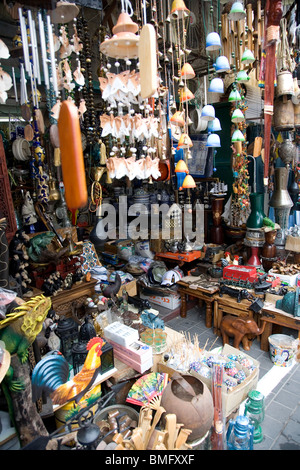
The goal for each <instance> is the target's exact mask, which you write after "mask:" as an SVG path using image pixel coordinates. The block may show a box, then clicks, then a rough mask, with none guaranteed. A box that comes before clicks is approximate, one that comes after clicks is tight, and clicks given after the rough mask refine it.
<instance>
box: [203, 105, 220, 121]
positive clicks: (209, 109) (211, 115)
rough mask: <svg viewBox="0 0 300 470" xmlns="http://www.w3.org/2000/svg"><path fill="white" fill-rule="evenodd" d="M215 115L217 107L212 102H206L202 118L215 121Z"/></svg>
mask: <svg viewBox="0 0 300 470" xmlns="http://www.w3.org/2000/svg"><path fill="white" fill-rule="evenodd" d="M215 117H216V115H215V108H214V107H213V106H212V105H211V104H206V105H205V106H203V108H202V111H201V118H202V119H203V120H204V121H213V120H214V119H215Z"/></svg>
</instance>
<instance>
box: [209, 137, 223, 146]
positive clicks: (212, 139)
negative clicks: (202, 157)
mask: <svg viewBox="0 0 300 470" xmlns="http://www.w3.org/2000/svg"><path fill="white" fill-rule="evenodd" d="M206 147H221V142H220V137H219V136H218V134H209V136H208V137H207V141H206Z"/></svg>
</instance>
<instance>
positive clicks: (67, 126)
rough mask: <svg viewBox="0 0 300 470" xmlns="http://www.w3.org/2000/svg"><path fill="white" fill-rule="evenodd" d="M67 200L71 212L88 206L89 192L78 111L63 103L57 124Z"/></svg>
mask: <svg viewBox="0 0 300 470" xmlns="http://www.w3.org/2000/svg"><path fill="white" fill-rule="evenodd" d="M57 126H58V133H59V143H60V155H61V167H62V175H63V182H64V187H65V198H66V203H67V206H68V208H69V209H70V210H74V209H80V208H81V207H84V206H86V204H87V201H88V192H87V185H86V177H85V168H84V160H83V151H82V142H81V131H80V124H79V117H78V109H77V107H76V106H75V104H74V103H72V102H71V101H63V102H62V104H61V108H60V113H59V118H58V122H57Z"/></svg>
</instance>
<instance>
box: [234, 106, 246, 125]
mask: <svg viewBox="0 0 300 470" xmlns="http://www.w3.org/2000/svg"><path fill="white" fill-rule="evenodd" d="M231 121H232V122H243V121H245V116H244V114H243V112H242V111H241V110H240V109H238V108H237V109H235V110H234V111H233V113H232V116H231Z"/></svg>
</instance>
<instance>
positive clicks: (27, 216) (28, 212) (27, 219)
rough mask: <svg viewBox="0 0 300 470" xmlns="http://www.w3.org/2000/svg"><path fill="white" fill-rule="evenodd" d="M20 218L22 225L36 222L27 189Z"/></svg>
mask: <svg viewBox="0 0 300 470" xmlns="http://www.w3.org/2000/svg"><path fill="white" fill-rule="evenodd" d="M22 219H23V224H24V225H34V224H35V223H36V222H37V215H36V212H35V209H34V204H33V200H32V197H31V195H30V192H29V191H26V194H25V200H24V204H23V206H22Z"/></svg>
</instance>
